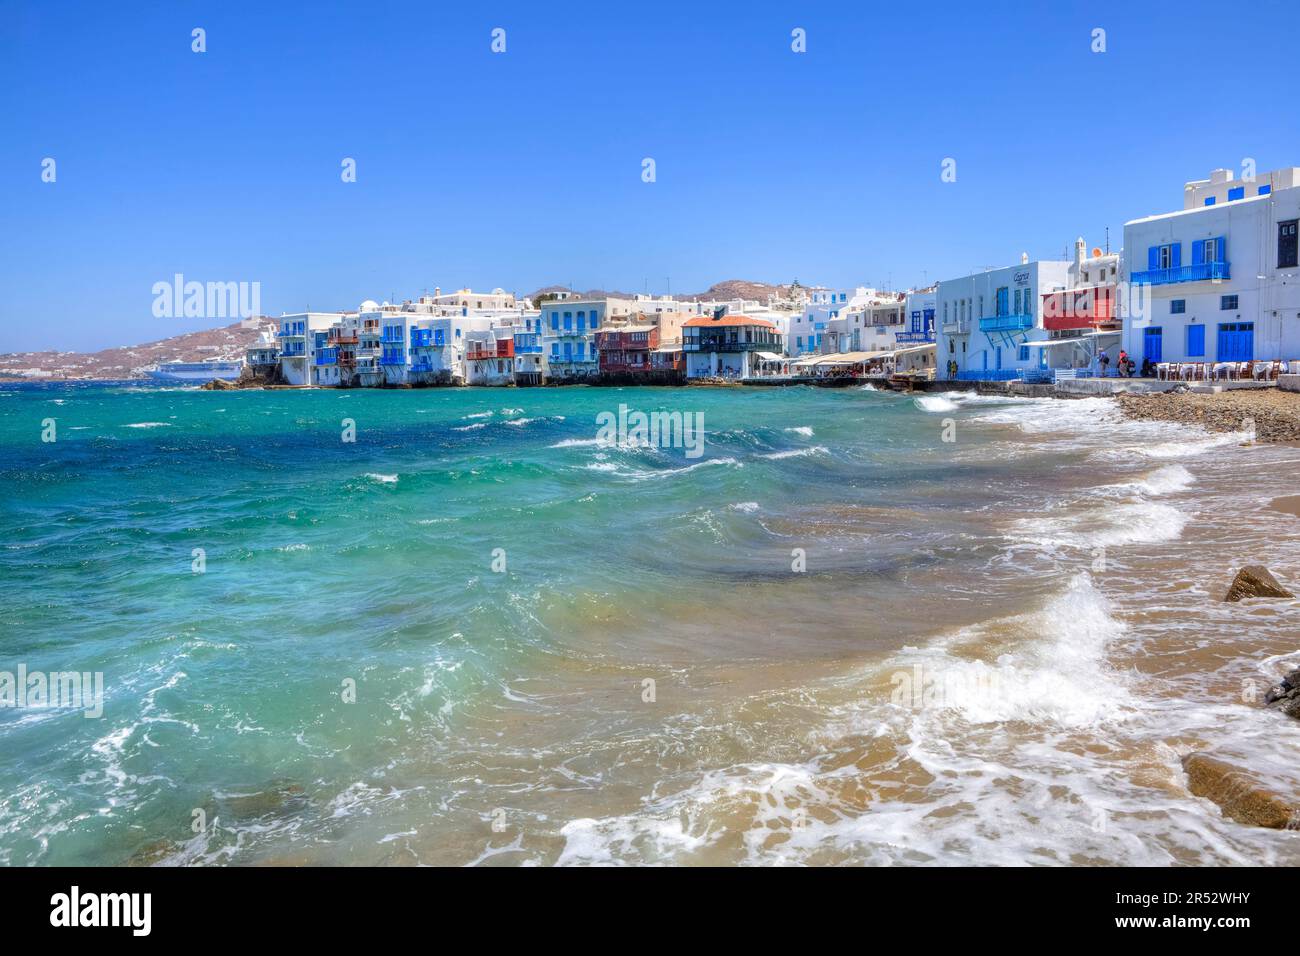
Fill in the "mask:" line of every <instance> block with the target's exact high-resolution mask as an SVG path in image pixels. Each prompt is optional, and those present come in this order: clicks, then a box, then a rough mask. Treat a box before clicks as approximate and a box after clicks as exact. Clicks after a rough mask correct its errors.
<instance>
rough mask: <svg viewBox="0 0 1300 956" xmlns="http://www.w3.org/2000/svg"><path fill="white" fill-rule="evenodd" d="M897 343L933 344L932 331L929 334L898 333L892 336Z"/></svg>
mask: <svg viewBox="0 0 1300 956" xmlns="http://www.w3.org/2000/svg"><path fill="white" fill-rule="evenodd" d="M894 339H895V340H896V341H898V342H933V341H934V330H931V331H929V332H899V333H898V334H897V335H895V336H894Z"/></svg>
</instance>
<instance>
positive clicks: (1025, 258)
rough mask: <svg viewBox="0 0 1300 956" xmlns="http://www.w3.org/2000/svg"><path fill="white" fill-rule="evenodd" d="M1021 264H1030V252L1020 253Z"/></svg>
mask: <svg viewBox="0 0 1300 956" xmlns="http://www.w3.org/2000/svg"><path fill="white" fill-rule="evenodd" d="M1020 264H1021V265H1022V266H1027V265H1029V253H1027V252H1022V253H1020Z"/></svg>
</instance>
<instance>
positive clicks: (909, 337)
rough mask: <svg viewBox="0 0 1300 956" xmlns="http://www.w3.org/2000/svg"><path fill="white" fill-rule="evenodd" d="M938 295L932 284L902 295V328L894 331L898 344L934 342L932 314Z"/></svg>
mask: <svg viewBox="0 0 1300 956" xmlns="http://www.w3.org/2000/svg"><path fill="white" fill-rule="evenodd" d="M938 301H939V296H938V293H937V291H936V289H935V287H934V286H930V287H929V288H928V289H913V290H911V291H910V292H906V293H904V295H903V309H902V316H901V318H902V326H903V327H902V328H901V329H896V330H895V331H894V341H895V342H896V343H897V344H899V345H907V346H912V345H922V344H927V343H931V342H934V340H935V328H934V314H935V308H936V306H937V305H938Z"/></svg>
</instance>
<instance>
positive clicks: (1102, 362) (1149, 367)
mask: <svg viewBox="0 0 1300 956" xmlns="http://www.w3.org/2000/svg"><path fill="white" fill-rule="evenodd" d="M1097 364H1098V365H1099V366H1100V367H1101V377H1102V378H1106V376H1107V375H1108V374H1109V373H1110V355H1109V354H1107V352H1106V350H1105V349H1102V350H1101V352H1100V353H1098V355H1097ZM1135 369H1137V363H1136V362H1135V361H1133V356H1131V355H1129V354H1128V352H1127V351H1125V350H1124V349H1120V350H1119V358H1118V359H1117V360H1116V362H1115V374H1116V375H1118V376H1122V377H1124V378H1132V377H1133V372H1134V370H1135ZM1141 375H1142V377H1143V378H1155V375H1156V363H1155V362H1153V361H1151V359H1149V358H1144V359H1143V360H1142V370H1141Z"/></svg>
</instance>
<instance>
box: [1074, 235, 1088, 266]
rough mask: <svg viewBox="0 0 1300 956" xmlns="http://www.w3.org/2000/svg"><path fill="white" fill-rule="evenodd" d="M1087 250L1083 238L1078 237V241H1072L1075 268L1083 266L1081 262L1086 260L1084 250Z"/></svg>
mask: <svg viewBox="0 0 1300 956" xmlns="http://www.w3.org/2000/svg"><path fill="white" fill-rule="evenodd" d="M1087 248H1088V245H1087V243H1085V242H1084V241H1083V236H1080V237H1079V238H1078V239H1076V240H1074V264H1075V265H1076V266H1081V265H1083V260H1084V259H1086V258H1087V255H1086V253H1085V251H1084V250H1086V249H1087Z"/></svg>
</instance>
